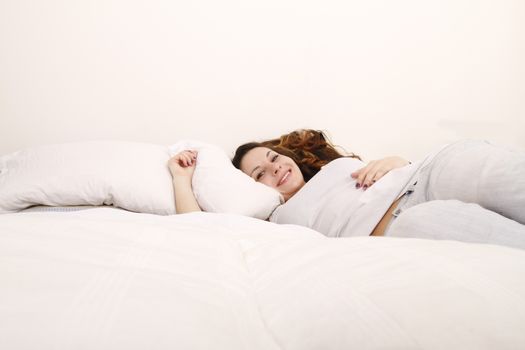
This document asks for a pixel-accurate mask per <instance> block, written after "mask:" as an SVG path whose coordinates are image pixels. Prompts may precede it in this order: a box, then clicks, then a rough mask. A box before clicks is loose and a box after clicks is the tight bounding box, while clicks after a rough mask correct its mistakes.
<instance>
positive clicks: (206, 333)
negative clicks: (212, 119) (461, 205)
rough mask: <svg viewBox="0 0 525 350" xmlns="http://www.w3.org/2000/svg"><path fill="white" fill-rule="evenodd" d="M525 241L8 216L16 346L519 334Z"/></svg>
mask: <svg viewBox="0 0 525 350" xmlns="http://www.w3.org/2000/svg"><path fill="white" fill-rule="evenodd" d="M523 276H525V251H523V250H518V249H512V248H507V247H502V246H494V245H488V244H467V243H461V242H452V241H431V240H419V239H402V238H388V237H352V238H337V239H334V238H327V237H325V236H323V235H321V234H320V233H318V232H316V231H313V230H310V229H308V228H305V227H300V226H295V225H277V224H274V223H270V222H266V221H262V220H257V219H252V218H248V217H243V216H238V215H229V214H213V213H192V214H183V215H172V216H157V215H151V214H138V213H132V212H128V211H125V210H120V209H114V208H91V209H90V210H76V211H58V212H57V211H35V210H33V211H26V212H20V213H14V214H6V215H1V216H0V310H1V312H0V347H1V348H2V349H10V350H11V349H113V350H114V349H126V350H130V349H131V350H133V349H228V350H232V349H250V350H252V349H265V350H272V349H282V350H292V349H297V350H299V349H300V350H308V349H520V348H525V332H523V331H524V325H525V297H524V296H525V279H524V278H523Z"/></svg>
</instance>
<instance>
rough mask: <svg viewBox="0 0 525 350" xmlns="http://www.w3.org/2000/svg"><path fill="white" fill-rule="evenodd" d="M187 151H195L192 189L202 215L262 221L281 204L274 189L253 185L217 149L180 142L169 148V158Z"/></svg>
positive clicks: (190, 142) (201, 144) (187, 141)
mask: <svg viewBox="0 0 525 350" xmlns="http://www.w3.org/2000/svg"><path fill="white" fill-rule="evenodd" d="M187 149H191V150H196V151H198V155H197V165H196V167H195V172H194V174H193V179H192V187H193V193H194V195H195V198H196V199H197V202H198V203H199V206H200V207H201V208H202V209H203V210H204V211H208V212H216V213H232V214H240V215H246V216H251V217H255V218H258V219H263V220H265V219H267V218H268V217H269V216H270V214H271V213H272V212H273V210H274V209H275V208H276V207H277V206H279V205H280V204H282V203H283V202H284V201H283V198H282V196H281V194H280V193H279V192H277V191H276V190H275V189H272V188H270V187H268V186H265V185H263V184H261V183H258V182H256V181H255V180H253V179H252V178H251V177H250V176H248V175H246V174H244V173H243V172H242V171H240V170H239V169H237V168H235V167H234V166H233V164H232V163H231V160H230V159H229V158H228V156H227V155H226V153H225V152H224V151H223V150H222V149H220V148H219V147H216V146H213V145H210V144H206V143H203V142H200V141H193V140H184V141H180V142H178V143H176V144H174V145H172V146H170V148H169V150H170V154H171V155H175V154H176V153H178V152H181V151H183V150H187Z"/></svg>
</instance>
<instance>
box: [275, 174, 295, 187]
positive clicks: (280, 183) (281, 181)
mask: <svg viewBox="0 0 525 350" xmlns="http://www.w3.org/2000/svg"><path fill="white" fill-rule="evenodd" d="M291 172H292V171H291V170H288V171H287V172H286V174H284V176H283V177H282V178H281V180H280V181H279V183H278V184H277V186H281V185H282V184H283V183H285V182H286V180H288V177H289V176H290V173H291Z"/></svg>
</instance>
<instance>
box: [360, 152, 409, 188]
mask: <svg viewBox="0 0 525 350" xmlns="http://www.w3.org/2000/svg"><path fill="white" fill-rule="evenodd" d="M408 164H410V162H409V161H408V160H406V159H403V158H401V157H397V156H392V157H385V158H382V159H378V160H373V161H371V162H369V163H368V164H367V165H366V166H365V167H363V168H361V169H359V170H356V171H354V172H353V173H352V177H353V178H354V179H356V182H357V183H356V185H355V187H357V188H360V187H363V189H364V190H366V189H367V188H368V187H370V186H372V185H373V184H374V183H375V182H376V181H378V180H379V179H380V178H382V177H383V176H384V175H385V174H386V173H388V172H389V171H390V170H392V169H397V168H401V167H404V166H405V165H408Z"/></svg>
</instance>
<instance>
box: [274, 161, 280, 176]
mask: <svg viewBox="0 0 525 350" xmlns="http://www.w3.org/2000/svg"><path fill="white" fill-rule="evenodd" d="M279 169H281V165H280V164H277V163H275V164H274V166H273V174H274V175H277V173H278V172H279Z"/></svg>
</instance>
